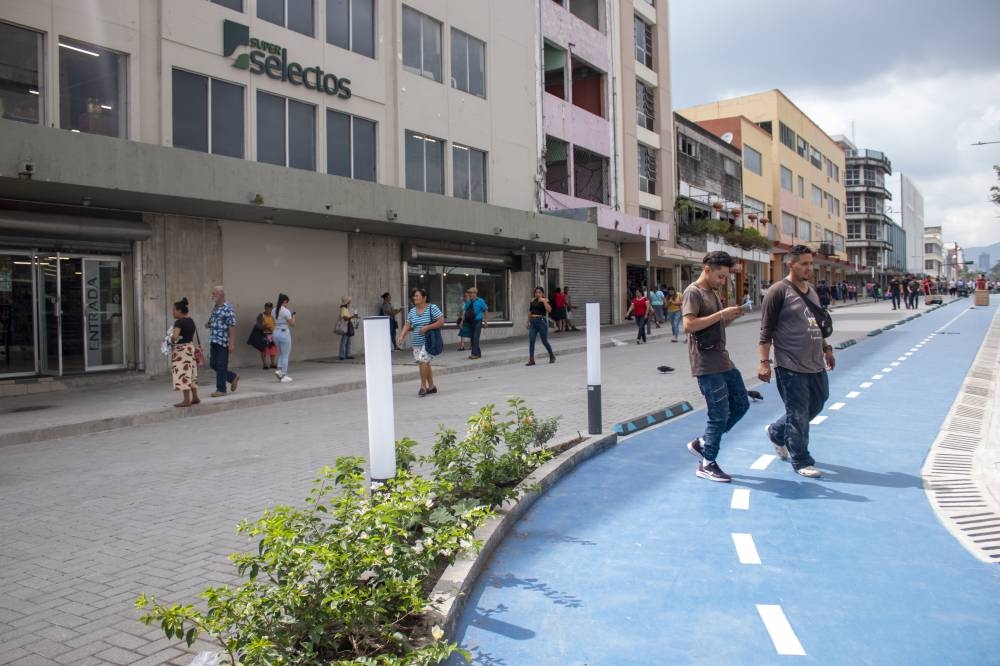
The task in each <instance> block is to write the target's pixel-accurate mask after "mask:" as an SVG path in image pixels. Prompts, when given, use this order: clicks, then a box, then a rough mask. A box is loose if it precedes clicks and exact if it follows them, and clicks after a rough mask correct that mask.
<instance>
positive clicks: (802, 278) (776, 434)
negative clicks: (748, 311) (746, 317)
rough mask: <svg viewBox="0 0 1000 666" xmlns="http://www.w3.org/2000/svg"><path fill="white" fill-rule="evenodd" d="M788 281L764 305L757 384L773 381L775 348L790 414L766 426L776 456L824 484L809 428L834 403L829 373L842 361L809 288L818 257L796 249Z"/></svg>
mask: <svg viewBox="0 0 1000 666" xmlns="http://www.w3.org/2000/svg"><path fill="white" fill-rule="evenodd" d="M785 265H786V266H787V267H788V275H787V277H785V279H783V280H780V281H778V282H775V283H774V284H773V285H771V288H770V289H768V290H767V295H766V296H765V297H764V303H763V304H762V305H761V320H760V368H759V370H758V372H757V378H758V379H760V380H761V381H763V382H770V381H771V365H772V361H771V359H770V355H771V347H772V346H773V347H774V361H773V364H774V366H775V375H776V376H777V380H778V393H779V394H780V395H781V399H782V401H783V402H784V403H785V414H784V416H782V417H781V418H779V419H778V420H777V421H775V422H774V423H772V424H770V425H768V426H765V430H766V431H767V436H768V438H769V439H770V440H771V443H772V444H773V445H774V450H775V452H776V453H777V454H778V456H779V457H780V458H781V459H782V460H790V461H791V463H792V467H793V468H794V469H795V471H796V472H797V473H798V474H800V475H802V476H805V477H809V478H814V479H815V478H818V477H820V476H822V472H820V471H819V470H818V469H816V467H815V465H816V461H815V460H814V459H813V457H812V455H810V453H809V422H810V421H812V420H813V419H814V418H816V416H817V415H818V414H819V413H820V412H821V411H823V406H824V405H825V404H826V401H827V399H828V398H829V397H830V383H829V379H828V378H827V374H826V373H827V370H833V368H834V366H835V365H836V361H835V359H834V357H833V347H831V346H830V345H829V344H827V342H826V340H825V338H827V337H829V336H830V334H831V333H833V320H832V319H831V318H830V315H829V313H828V312H826V310H824V309H823V308H822V307H821V306H820V304H819V297H818V296H817V295H816V290H815V289H814V288H813V287H812V285H810V284H809V278H811V277H812V275H813V254H812V250H810V249H809V248H808V247H806V246H805V245H795V246H793V247H792V248H791V249H790V250H788V252H787V253H786V254H785Z"/></svg>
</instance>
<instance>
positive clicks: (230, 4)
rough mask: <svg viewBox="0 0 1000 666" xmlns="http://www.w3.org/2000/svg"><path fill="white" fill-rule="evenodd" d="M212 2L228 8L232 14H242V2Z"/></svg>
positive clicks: (232, 0)
mask: <svg viewBox="0 0 1000 666" xmlns="http://www.w3.org/2000/svg"><path fill="white" fill-rule="evenodd" d="M212 2H214V3H215V4H217V5H222V6H223V7H229V8H230V9H232V10H233V11H234V12H240V13H241V14H242V13H243V0H212Z"/></svg>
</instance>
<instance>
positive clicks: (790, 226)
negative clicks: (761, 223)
mask: <svg viewBox="0 0 1000 666" xmlns="http://www.w3.org/2000/svg"><path fill="white" fill-rule="evenodd" d="M796 222H798V220H797V219H796V218H795V216H794V215H789V214H788V213H786V212H785V211H781V233H783V234H788V235H789V236H794V235H795V223H796Z"/></svg>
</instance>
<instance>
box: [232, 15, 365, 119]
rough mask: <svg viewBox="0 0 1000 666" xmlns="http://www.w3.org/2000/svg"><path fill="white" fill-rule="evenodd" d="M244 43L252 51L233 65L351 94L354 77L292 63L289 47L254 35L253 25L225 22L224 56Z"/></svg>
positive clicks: (344, 95) (330, 92)
mask: <svg viewBox="0 0 1000 666" xmlns="http://www.w3.org/2000/svg"><path fill="white" fill-rule="evenodd" d="M241 46H248V47H250V49H251V50H250V53H241V54H240V55H238V56H236V61H235V62H233V67H236V68H237V69H246V70H250V72H252V73H254V74H265V75H267V76H268V78H272V79H275V80H276V81H288V82H289V83H291V84H293V85H296V86H305V87H306V88H308V89H310V90H321V91H323V92H325V93H326V94H328V95H336V96H337V97H342V98H343V99H347V98H348V97H350V96H351V89H350V87H349V86H350V84H351V80H350V79H344V78H339V77H337V76H336V75H334V74H329V73H327V72H324V71H323V69H322V68H320V67H303V66H302V65H300V64H299V63H297V62H288V49H286V48H282V47H281V46H279V45H277V44H271V43H270V42H265V41H264V40H262V39H257V38H256V37H253V38H251V37H250V26H246V25H243V24H242V23H237V22H236V21H230V20H228V19H226V20H225V21H224V22H223V24H222V55H224V56H226V57H229V56H231V55H232V54H233V53H235V52H236V49H238V48H239V47H241Z"/></svg>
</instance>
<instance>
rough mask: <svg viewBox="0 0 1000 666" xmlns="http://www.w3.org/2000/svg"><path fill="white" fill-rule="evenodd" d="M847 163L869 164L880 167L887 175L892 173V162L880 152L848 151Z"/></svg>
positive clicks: (865, 150)
mask: <svg viewBox="0 0 1000 666" xmlns="http://www.w3.org/2000/svg"><path fill="white" fill-rule="evenodd" d="M847 161H848V162H849V163H852V164H853V163H859V164H871V165H874V166H879V167H882V168H883V169H884V170H885V172H886V173H887V174H889V173H892V162H891V161H889V158H888V157H886V156H885V153H883V152H882V151H880V150H868V149H867V148H866V149H863V150H848V151H847Z"/></svg>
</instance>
